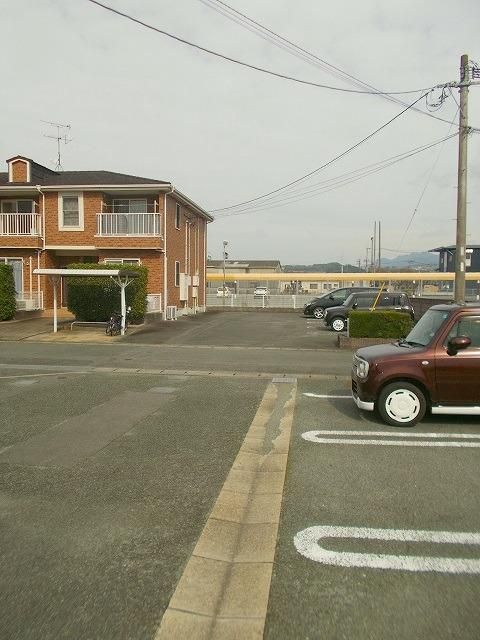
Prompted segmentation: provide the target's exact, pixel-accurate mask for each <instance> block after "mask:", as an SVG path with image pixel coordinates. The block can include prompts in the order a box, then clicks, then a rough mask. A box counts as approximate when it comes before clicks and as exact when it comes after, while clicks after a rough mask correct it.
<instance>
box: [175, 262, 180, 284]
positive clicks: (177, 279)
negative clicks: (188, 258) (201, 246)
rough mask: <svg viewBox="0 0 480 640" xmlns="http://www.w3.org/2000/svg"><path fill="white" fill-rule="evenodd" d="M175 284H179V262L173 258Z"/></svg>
mask: <svg viewBox="0 0 480 640" xmlns="http://www.w3.org/2000/svg"><path fill="white" fill-rule="evenodd" d="M175 286H176V287H179V286H180V262H179V261H178V260H175Z"/></svg>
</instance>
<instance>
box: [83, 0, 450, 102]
mask: <svg viewBox="0 0 480 640" xmlns="http://www.w3.org/2000/svg"><path fill="white" fill-rule="evenodd" d="M87 2H90V3H92V4H95V5H97V6H99V7H101V8H102V9H105V10H106V11H110V12H111V13H114V14H116V15H118V16H121V17H122V18H126V19H127V20H130V21H131V22H135V23H136V24H139V25H140V26H142V27H145V28H146V29H150V30H152V31H155V32H156V33H160V34H162V35H164V36H167V37H168V38H172V39H173V40H176V41H177V42H181V43H182V44H186V45H188V46H189V47H193V48H195V49H198V50H199V51H203V52H204V53H208V54H210V55H213V56H216V57H217V58H221V59H222V60H227V61H228V62H233V63H234V64H238V65H240V66H242V67H247V68H248V69H253V70H254V71H259V72H261V73H265V74H267V75H271V76H275V77H277V78H281V79H283V80H289V81H291V82H297V83H299V84H304V85H308V86H310V87H319V88H321V89H329V90H330V91H340V92H343V93H360V94H368V95H380V94H381V95H386V94H388V95H403V94H409V93H419V92H420V91H426V88H422V89H411V90H409V91H389V92H387V91H366V90H359V89H345V88H343V87H334V86H331V85H328V84H320V83H318V82H311V81H309V80H301V79H300V78H295V77H294V76H289V75H287V74H284V73H278V72H277V71H270V70H269V69H265V68H263V67H258V66H256V65H253V64H249V63H248V62H243V61H242V60H237V59H236V58H232V57H230V56H227V55H225V54H223V53H219V52H218V51H213V50H212V49H207V48H206V47H202V46H201V45H198V44H195V43H194V42H190V41H189V40H185V38H180V37H179V36H176V35H174V34H173V33H169V32H168V31H165V30H164V29H159V28H158V27H154V26H153V25H151V24H149V23H147V22H144V21H143V20H139V19H138V18H134V17H133V16H131V15H129V14H128V13H124V12H123V11H119V10H118V9H115V8H113V7H110V6H108V5H106V4H103V3H102V2H99V1H98V0H87ZM440 86H443V85H440ZM432 88H433V87H430V88H429V90H430V89H432Z"/></svg>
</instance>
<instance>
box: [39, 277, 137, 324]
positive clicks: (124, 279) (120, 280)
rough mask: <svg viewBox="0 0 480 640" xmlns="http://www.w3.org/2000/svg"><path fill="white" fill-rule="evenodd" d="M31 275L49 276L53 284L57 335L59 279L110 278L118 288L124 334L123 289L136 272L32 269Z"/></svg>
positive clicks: (124, 306) (124, 305) (54, 317)
mask: <svg viewBox="0 0 480 640" xmlns="http://www.w3.org/2000/svg"><path fill="white" fill-rule="evenodd" d="M33 273H34V274H35V275H38V276H49V278H50V280H51V281H52V283H53V332H54V333H57V329H58V321H57V285H58V283H59V282H60V279H61V278H72V277H74V278H82V277H83V278H92V277H96V278H112V280H115V282H116V283H117V284H118V286H119V287H120V307H121V312H122V332H121V333H122V336H123V335H124V333H125V318H126V304H125V288H126V287H127V286H128V285H129V284H130V283H131V281H132V279H133V278H138V276H139V274H138V273H137V272H136V271H129V270H128V269H34V270H33Z"/></svg>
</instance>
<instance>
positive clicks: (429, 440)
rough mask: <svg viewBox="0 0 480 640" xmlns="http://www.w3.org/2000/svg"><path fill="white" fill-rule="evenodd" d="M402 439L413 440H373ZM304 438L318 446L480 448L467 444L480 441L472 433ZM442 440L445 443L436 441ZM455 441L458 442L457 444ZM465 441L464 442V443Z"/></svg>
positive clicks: (317, 434) (479, 444) (342, 433)
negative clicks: (384, 437) (383, 437)
mask: <svg viewBox="0 0 480 640" xmlns="http://www.w3.org/2000/svg"><path fill="white" fill-rule="evenodd" d="M321 436H348V437H345V438H332V437H321ZM358 436H368V437H367V438H362V439H360V438H358ZM382 436H386V437H387V438H400V437H402V438H403V437H405V436H406V437H408V438H412V440H394V439H392V440H383V439H377V440H375V439H373V438H372V437H379V438H380V437H382ZM302 438H303V439H304V440H307V441H308V442H315V443H317V444H349V445H373V446H384V447H457V448H458V447H464V448H471V449H477V448H480V442H465V440H480V434H472V433H409V432H405V431H398V432H390V431H351V430H345V431H336V430H328V429H323V430H316V431H306V432H305V433H302ZM414 438H424V440H417V441H415V440H414ZM438 438H442V439H443V440H445V441H438V440H436V439H438ZM455 440H458V442H456V441H455ZM462 440H464V442H462Z"/></svg>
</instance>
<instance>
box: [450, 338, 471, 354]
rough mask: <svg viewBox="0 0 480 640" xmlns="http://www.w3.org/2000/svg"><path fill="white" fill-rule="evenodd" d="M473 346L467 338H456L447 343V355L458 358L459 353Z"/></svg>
mask: <svg viewBox="0 0 480 640" xmlns="http://www.w3.org/2000/svg"><path fill="white" fill-rule="evenodd" d="M471 344H472V341H471V340H470V338H468V337H467V336H455V337H454V338H450V340H449V341H448V343H447V353H448V355H449V356H456V355H457V353H458V352H459V351H461V350H462V349H466V348H467V347H469V346H470V345H471Z"/></svg>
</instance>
